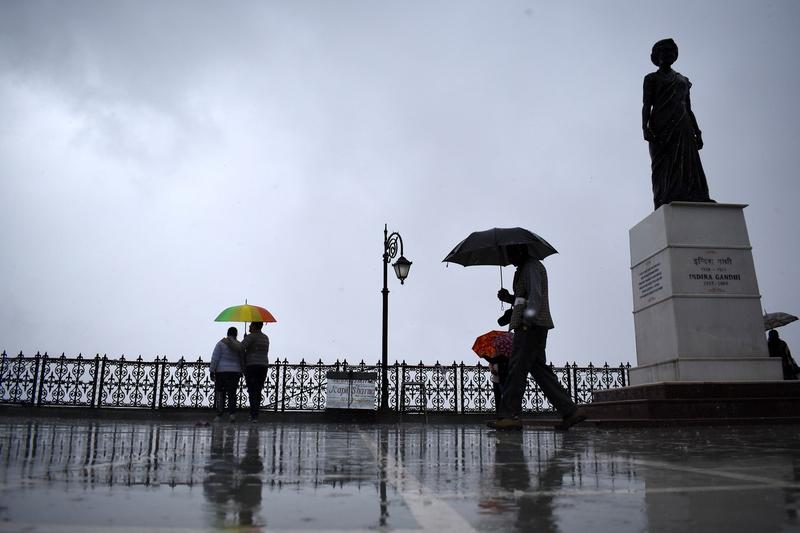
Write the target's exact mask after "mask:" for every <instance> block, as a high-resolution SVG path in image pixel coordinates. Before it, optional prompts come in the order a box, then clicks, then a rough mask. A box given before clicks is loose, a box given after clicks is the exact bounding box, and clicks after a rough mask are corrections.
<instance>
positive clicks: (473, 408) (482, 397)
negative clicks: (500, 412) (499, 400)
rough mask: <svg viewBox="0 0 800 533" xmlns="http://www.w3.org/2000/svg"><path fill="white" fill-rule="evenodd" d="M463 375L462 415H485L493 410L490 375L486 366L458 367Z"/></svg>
mask: <svg viewBox="0 0 800 533" xmlns="http://www.w3.org/2000/svg"><path fill="white" fill-rule="evenodd" d="M459 371H460V372H462V373H463V379H461V382H462V383H463V389H462V390H463V399H464V400H463V405H462V412H464V413H485V412H492V411H494V410H495V405H494V388H493V387H492V373H491V372H490V371H489V367H488V366H483V365H482V364H480V363H478V364H477V365H475V366H466V365H464V364H463V363H462V364H461V365H460V367H459Z"/></svg>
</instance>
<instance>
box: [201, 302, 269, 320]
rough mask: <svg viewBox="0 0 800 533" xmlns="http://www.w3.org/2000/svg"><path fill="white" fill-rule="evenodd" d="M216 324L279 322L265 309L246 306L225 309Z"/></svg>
mask: <svg viewBox="0 0 800 533" xmlns="http://www.w3.org/2000/svg"><path fill="white" fill-rule="evenodd" d="M214 322H277V320H275V317H274V316H272V313H270V312H269V311H267V310H266V309H264V308H263V307H259V306H257V305H249V304H244V305H234V306H233V307H229V308H227V309H225V310H224V311H223V312H221V313H220V314H219V316H218V317H217V318H215V319H214Z"/></svg>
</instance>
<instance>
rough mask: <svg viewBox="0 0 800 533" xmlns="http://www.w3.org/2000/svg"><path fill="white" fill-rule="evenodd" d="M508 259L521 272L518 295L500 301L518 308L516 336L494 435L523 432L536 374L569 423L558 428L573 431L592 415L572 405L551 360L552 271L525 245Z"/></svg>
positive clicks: (514, 312) (505, 294)
mask: <svg viewBox="0 0 800 533" xmlns="http://www.w3.org/2000/svg"><path fill="white" fill-rule="evenodd" d="M508 258H509V260H510V261H511V263H512V264H513V265H514V266H516V267H517V270H516V272H515V273H514V284H513V289H514V294H509V292H508V291H507V290H506V289H500V290H499V291H498V292H497V297H498V298H499V299H500V300H501V301H503V302H506V303H508V304H511V305H512V313H511V329H512V330H514V340H513V343H512V346H511V359H510V361H509V369H508V379H507V381H506V383H505V385H504V386H503V394H502V405H501V409H500V412H499V419H498V420H495V421H492V422H489V424H488V425H489V427H491V428H494V429H521V428H522V423H521V422H520V420H519V415H520V413H521V412H522V398H523V395H524V394H525V386H526V385H527V381H528V373H529V372H530V374H531V375H532V376H533V379H534V380H535V381H536V383H537V384H538V385H539V387H540V388H541V389H542V392H543V393H544V395H545V397H546V398H547V399H548V400H549V401H550V403H551V404H552V405H553V407H555V408H556V409H557V410H558V412H559V413H561V416H562V417H563V419H562V421H561V422H560V423H558V424H557V425H556V426H555V428H556V429H560V430H568V429H569V428H571V427H572V426H574V425H575V424H577V423H579V422H582V421H584V420H586V415H585V414H584V412H583V410H582V409H579V408H578V406H577V405H575V403H574V402H573V401H572V400H571V399H570V397H569V394H568V393H567V391H566V390H564V388H563V387H562V386H561V384H560V383H559V382H558V378H557V377H556V375H555V373H554V372H553V370H552V369H551V368H550V367H549V366H548V364H547V359H546V357H545V346H546V344H547V331H548V330H550V329H552V328H553V319H552V317H551V316H550V303H549V301H548V294H547V292H548V291H547V271H546V270H545V268H544V265H542V263H541V261H539V260H537V259H534V258H533V257H530V255H529V254H528V249H527V247H526V246H525V245H514V246H509V247H508Z"/></svg>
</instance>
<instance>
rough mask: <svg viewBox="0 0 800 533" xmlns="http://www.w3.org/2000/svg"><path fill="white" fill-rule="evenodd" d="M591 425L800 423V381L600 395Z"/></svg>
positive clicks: (678, 385)
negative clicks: (701, 422) (623, 423)
mask: <svg viewBox="0 0 800 533" xmlns="http://www.w3.org/2000/svg"><path fill="white" fill-rule="evenodd" d="M585 408H586V410H587V412H588V413H589V417H590V419H591V420H595V421H607V420H611V421H626V422H629V423H631V424H632V425H635V424H636V423H637V422H643V421H647V422H649V425H659V424H664V425H674V424H681V423H692V422H700V421H705V422H710V423H713V422H716V423H758V422H765V421H766V422H776V423H778V422H798V423H800V381H759V382H661V383H650V384H647V385H638V386H633V387H623V388H619V389H609V390H602V391H596V392H595V393H594V401H593V402H592V403H591V404H589V405H587V406H586V407H585Z"/></svg>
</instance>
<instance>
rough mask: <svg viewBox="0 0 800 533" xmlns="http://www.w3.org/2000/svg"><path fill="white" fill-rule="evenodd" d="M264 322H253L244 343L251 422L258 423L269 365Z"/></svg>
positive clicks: (245, 372)
mask: <svg viewBox="0 0 800 533" xmlns="http://www.w3.org/2000/svg"><path fill="white" fill-rule="evenodd" d="M262 327H264V323H263V322H251V323H250V334H249V335H245V337H244V340H243V341H242V348H244V364H245V370H244V379H245V382H246V383H247V398H248V399H249V401H250V422H257V421H258V410H259V408H260V407H261V393H262V390H263V389H264V382H265V381H266V380H267V365H268V364H269V337H267V336H266V335H265V334H264V333H262V332H261V328H262Z"/></svg>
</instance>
